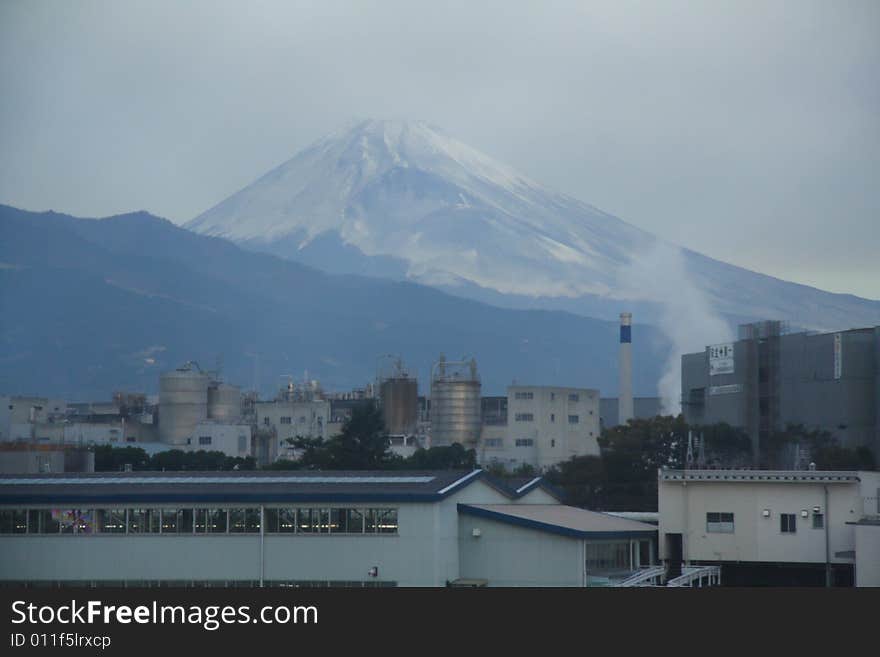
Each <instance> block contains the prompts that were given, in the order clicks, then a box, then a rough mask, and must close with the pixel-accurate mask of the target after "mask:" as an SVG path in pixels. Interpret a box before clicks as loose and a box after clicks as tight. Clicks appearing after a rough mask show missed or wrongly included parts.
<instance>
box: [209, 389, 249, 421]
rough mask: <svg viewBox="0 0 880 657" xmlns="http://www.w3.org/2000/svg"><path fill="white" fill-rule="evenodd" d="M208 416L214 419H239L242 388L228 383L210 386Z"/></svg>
mask: <svg viewBox="0 0 880 657" xmlns="http://www.w3.org/2000/svg"><path fill="white" fill-rule="evenodd" d="M208 417H209V418H211V419H212V420H237V419H238V418H240V417H241V389H240V388H238V387H237V386H233V385H229V384H228V383H212V384H211V385H210V386H209V387H208Z"/></svg>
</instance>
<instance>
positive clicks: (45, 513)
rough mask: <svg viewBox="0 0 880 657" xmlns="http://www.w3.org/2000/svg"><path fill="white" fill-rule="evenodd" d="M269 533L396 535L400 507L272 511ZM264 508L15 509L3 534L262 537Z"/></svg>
mask: <svg viewBox="0 0 880 657" xmlns="http://www.w3.org/2000/svg"><path fill="white" fill-rule="evenodd" d="M263 511H264V519H265V527H266V528H265V532H266V533H269V534H396V533H397V529H398V524H397V509H361V508H332V509H313V508H266V509H264V510H263ZM262 521H263V518H261V517H260V509H258V508H231V509H191V508H184V509H129V508H122V509H14V510H8V509H7V510H2V511H0V534H227V533H229V534H256V533H259V532H260V526H261V522H262Z"/></svg>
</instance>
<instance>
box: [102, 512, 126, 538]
mask: <svg viewBox="0 0 880 657" xmlns="http://www.w3.org/2000/svg"><path fill="white" fill-rule="evenodd" d="M95 513H96V518H95V520H96V521H97V526H96V529H97V531H98V532H101V533H102V534H124V533H125V509H98V510H97V511H96V512H95Z"/></svg>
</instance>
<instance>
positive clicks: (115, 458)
mask: <svg viewBox="0 0 880 657" xmlns="http://www.w3.org/2000/svg"><path fill="white" fill-rule="evenodd" d="M94 452H95V471H96V472H116V471H122V470H125V469H126V467H131V469H132V470H135V471H160V472H161V471H169V472H171V471H177V470H255V469H256V468H257V461H256V459H254V458H253V457H251V456H248V457H246V458H238V457H232V456H226V454H224V453H223V452H206V451H204V450H200V451H198V452H184V451H183V450H180V449H170V450H168V451H165V452H158V453H156V454H153V455H152V456H150V455H149V454H147V452H146V451H144V450H143V449H141V448H140V447H132V446H126V447H113V446H112V445H100V446H98V447H95V448H94Z"/></svg>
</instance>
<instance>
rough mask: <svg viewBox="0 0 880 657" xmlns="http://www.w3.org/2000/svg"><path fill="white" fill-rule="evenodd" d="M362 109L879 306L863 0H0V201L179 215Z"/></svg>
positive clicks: (878, 49) (879, 229)
mask: <svg viewBox="0 0 880 657" xmlns="http://www.w3.org/2000/svg"><path fill="white" fill-rule="evenodd" d="M352 118H410V119H424V120H428V121H430V122H431V123H434V124H436V125H438V126H441V127H442V128H444V129H445V131H446V132H448V133H450V134H452V135H453V136H456V137H458V138H460V139H462V140H463V141H465V142H468V143H470V144H471V145H473V146H474V147H476V148H478V149H480V150H483V151H485V152H486V153H488V154H489V155H492V156H494V157H496V158H498V159H500V160H502V161H505V162H507V163H509V164H511V165H513V166H514V167H516V168H518V169H520V170H522V171H523V172H524V173H526V174H527V175H529V176H531V177H532V178H534V179H536V180H538V181H540V182H542V183H544V184H546V185H548V186H550V187H553V188H556V189H558V190H560V191H563V192H566V193H568V194H571V195H573V196H576V197H578V198H580V199H582V200H584V201H586V202H588V203H591V204H593V205H595V206H598V207H599V208H601V209H603V210H605V211H607V212H611V213H613V214H616V215H617V216H619V217H621V218H622V219H624V220H626V221H628V222H630V223H633V224H635V225H637V226H640V227H642V228H644V229H646V230H649V231H651V232H653V233H657V234H660V235H663V236H664V237H666V238H667V239H669V240H671V241H674V242H676V243H678V244H681V245H683V246H686V247H689V248H692V249H695V250H697V251H701V252H703V253H705V254H707V255H710V256H713V257H716V258H719V259H721V260H725V261H727V262H732V263H735V264H738V265H742V266H745V267H748V268H750V269H755V270H758V271H761V272H764V273H768V274H771V275H775V276H779V277H782V278H786V279H789V280H794V281H798V282H802V283H806V284H809V285H814V286H816V287H821V288H823V289H828V290H832V291H840V292H851V293H855V294H860V295H862V296H867V297H871V298H874V299H878V298H880V255H878V251H880V2H878V1H877V0H865V1H862V2H855V1H847V0H826V1H824V2H812V1H809V0H795V1H792V2H773V1H769V0H765V1H762V2H749V1H746V0H735V1H730V2H723V1H720V0H705V1H696V0H695V1H692V2H681V1H671V0H670V1H665V2H647V1H645V0H642V1H641V2H638V1H636V2H627V1H624V0H608V1H605V2H589V1H581V2H567V1H559V2H546V1H545V2H524V1H517V0H507V1H504V2H479V1H477V0H469V1H467V2H450V1H446V2H436V1H433V2H420V1H415V0H407V1H405V2H392V1H387V2H333V1H330V0H320V1H316V2H277V3H276V2H253V1H250V2H238V3H226V2H216V1H211V2H187V3H181V2H161V1H157V0H151V1H144V2H126V1H119V0H117V1H114V2H60V1H59V2H40V1H35V0H28V1H23V2H15V1H10V0H2V1H0V203H8V204H12V205H16V206H19V207H24V208H26V209H33V210H42V209H50V208H51V209H55V210H57V211H62V212H69V213H72V214H77V215H84V216H103V215H108V214H114V213H120V212H127V211H130V210H138V209H146V210H149V211H151V212H153V213H155V214H159V215H161V216H164V217H167V218H169V219H171V220H173V221H176V222H183V221H186V220H188V219H191V218H192V217H193V216H195V215H197V214H198V213H200V212H201V211H203V210H205V209H207V208H208V207H210V206H212V205H214V204H215V203H217V202H218V201H220V200H222V199H223V198H225V197H226V196H228V195H229V194H231V193H233V192H235V191H237V190H238V189H239V188H241V187H243V186H245V185H246V184H248V183H250V182H251V181H253V180H254V179H255V178H256V177H258V176H259V175H261V174H262V173H264V172H265V171H266V170H267V169H269V168H271V167H273V166H275V165H277V164H279V163H280V162H282V161H284V160H286V159H288V158H289V157H290V156H292V155H293V154H294V153H295V152H296V151H297V150H299V149H300V148H302V147H304V146H306V145H308V144H309V143H311V142H312V141H314V140H316V139H317V138H319V137H321V136H323V135H324V134H326V133H329V132H332V131H334V130H336V129H338V128H340V127H341V126H342V125H343V124H345V123H346V122H347V121H349V120H351V119H352Z"/></svg>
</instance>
